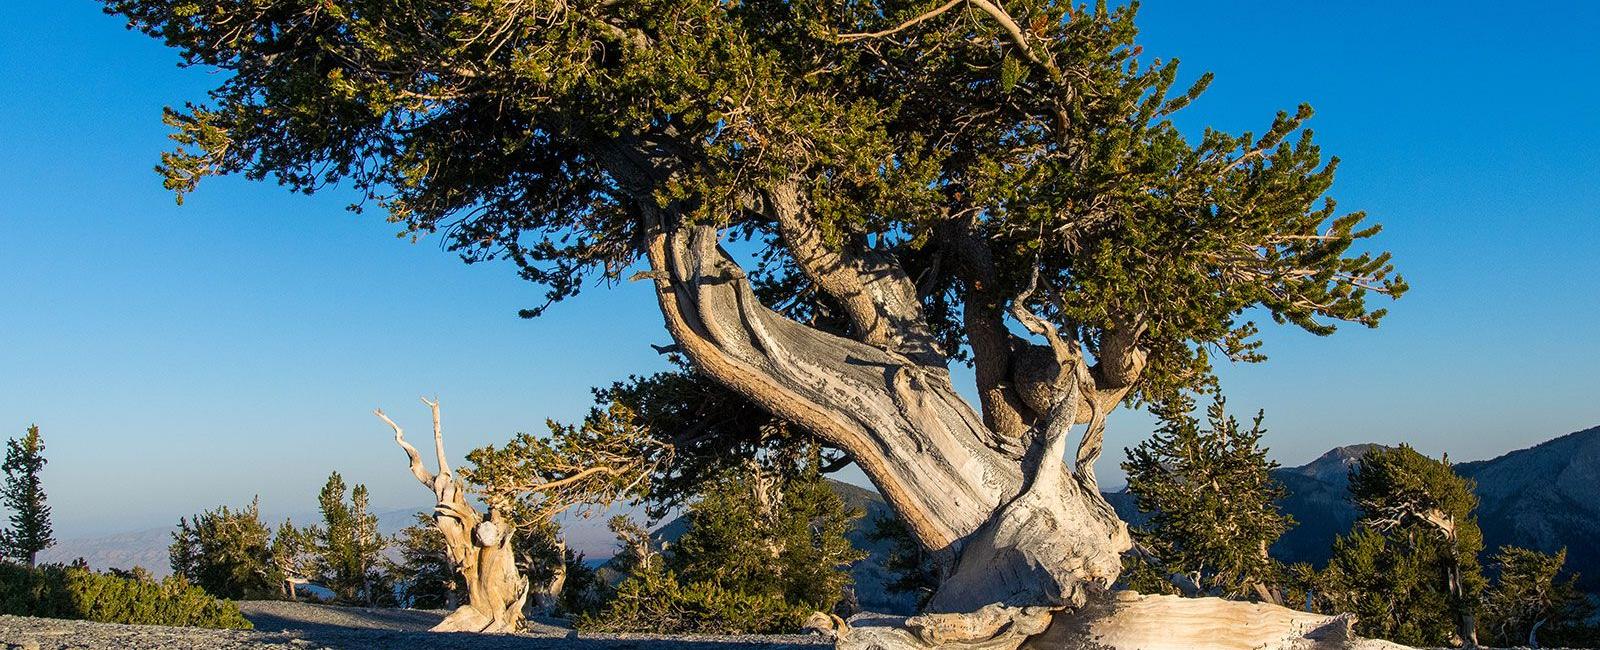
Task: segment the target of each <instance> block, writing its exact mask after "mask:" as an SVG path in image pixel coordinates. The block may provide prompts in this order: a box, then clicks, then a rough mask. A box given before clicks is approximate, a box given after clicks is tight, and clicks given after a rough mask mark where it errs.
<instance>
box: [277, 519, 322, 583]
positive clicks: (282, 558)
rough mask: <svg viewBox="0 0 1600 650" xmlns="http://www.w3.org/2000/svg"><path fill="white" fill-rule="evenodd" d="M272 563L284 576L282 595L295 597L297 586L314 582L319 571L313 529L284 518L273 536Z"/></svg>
mask: <svg viewBox="0 0 1600 650" xmlns="http://www.w3.org/2000/svg"><path fill="white" fill-rule="evenodd" d="M272 563H273V565H274V566H275V567H276V569H277V572H278V574H279V575H280V576H282V577H283V588H282V594H283V597H284V598H288V599H289V600H295V598H296V596H297V595H298V594H297V593H296V587H297V586H298V585H303V584H306V583H308V582H311V579H312V578H313V577H315V576H316V574H317V554H316V543H315V540H314V539H312V536H311V530H309V529H302V528H298V527H296V526H295V525H294V522H292V521H290V520H288V519H285V520H283V524H281V525H279V526H278V531H277V533H275V534H274V535H273V536H272Z"/></svg>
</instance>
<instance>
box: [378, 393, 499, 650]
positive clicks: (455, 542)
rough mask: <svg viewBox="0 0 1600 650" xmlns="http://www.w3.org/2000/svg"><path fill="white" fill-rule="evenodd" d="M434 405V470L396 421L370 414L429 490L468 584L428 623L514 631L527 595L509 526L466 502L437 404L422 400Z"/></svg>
mask: <svg viewBox="0 0 1600 650" xmlns="http://www.w3.org/2000/svg"><path fill="white" fill-rule="evenodd" d="M422 402H423V403H424V404H427V405H428V408H430V409H432V410H433V444H434V451H435V452H436V454H437V456H438V462H439V473H438V474H433V473H431V472H429V471H428V470H427V468H425V467H423V464H422V456H421V455H420V454H418V453H417V450H416V448H415V447H412V446H411V443H408V442H406V439H405V433H404V431H402V430H401V429H400V425H398V424H395V422H394V420H391V419H389V416H387V415H384V413H383V411H382V410H378V411H374V413H375V414H376V415H377V416H378V417H379V418H381V419H382V420H383V421H384V422H386V423H388V424H389V426H390V427H391V428H393V429H394V440H395V442H396V443H398V444H399V445H400V448H401V449H404V450H405V452H406V457H407V458H408V459H409V460H410V463H411V474H412V475H413V476H416V477H417V481H419V482H421V483H422V484H423V485H425V486H427V487H428V489H430V490H432V491H433V494H434V498H435V502H434V508H433V525H434V527H435V528H437V529H438V530H439V533H440V534H442V535H443V536H444V540H445V552H446V553H447V554H448V555H449V557H450V564H451V566H453V567H454V568H455V570H456V572H457V573H459V574H460V575H461V577H462V579H463V580H465V581H466V584H467V594H466V596H467V602H466V604H464V605H461V606H460V607H457V608H456V609H455V611H452V612H450V614H449V615H448V616H446V617H445V618H444V620H442V621H440V622H439V624H438V625H435V626H434V627H433V631H435V632H496V633H509V632H516V631H518V630H520V629H521V628H522V623H523V620H524V619H523V611H522V608H523V603H524V602H525V601H526V600H527V599H528V579H527V578H526V577H524V576H523V575H522V573H521V572H519V571H517V562H516V555H515V554H514V553H513V552H512V540H513V535H514V531H513V530H512V528H511V527H510V526H508V525H507V523H506V522H505V520H504V518H503V517H502V516H501V514H500V512H499V511H498V510H496V509H494V508H490V509H489V514H488V517H484V516H482V515H479V514H478V511H477V510H476V509H474V508H473V507H472V506H471V505H469V504H468V503H467V498H466V489H465V487H464V486H463V485H462V484H461V481H460V479H457V478H456V477H455V476H454V475H453V474H451V472H450V463H449V460H448V459H447V457H446V456H445V453H444V433H443V430H442V429H441V427H440V423H439V403H438V402H430V401H428V400H426V399H424V400H422Z"/></svg>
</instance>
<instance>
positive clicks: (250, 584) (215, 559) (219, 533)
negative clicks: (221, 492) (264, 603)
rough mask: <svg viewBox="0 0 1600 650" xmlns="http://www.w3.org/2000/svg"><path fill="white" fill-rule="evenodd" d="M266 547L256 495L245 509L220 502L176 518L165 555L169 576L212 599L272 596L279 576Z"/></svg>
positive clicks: (279, 589)
mask: <svg viewBox="0 0 1600 650" xmlns="http://www.w3.org/2000/svg"><path fill="white" fill-rule="evenodd" d="M272 548H273V543H272V531H271V530H269V529H268V528H267V525H266V524H264V523H262V522H261V508H260V501H259V499H258V500H253V501H251V502H250V506H249V507H248V508H243V509H240V510H231V509H229V508H228V507H227V506H222V507H220V508H217V509H216V510H208V511H206V512H202V513H200V514H198V515H195V516H194V518H193V519H192V520H191V519H189V518H183V519H179V520H178V530H176V531H173V533H172V545H171V546H170V547H169V548H168V555H169V556H170V557H171V560H172V572H173V573H174V574H175V575H180V576H183V577H184V578H186V579H188V581H189V582H190V583H193V584H194V585H195V586H198V587H200V588H201V589H204V590H206V592H207V593H210V594H211V595H213V596H216V597H218V598H231V599H235V600H238V599H261V598H277V597H280V596H283V595H285V594H284V587H283V585H284V577H283V572H282V570H281V569H280V568H279V567H278V564H277V562H275V561H274V558H273V553H272Z"/></svg>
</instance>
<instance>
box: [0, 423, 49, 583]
mask: <svg viewBox="0 0 1600 650" xmlns="http://www.w3.org/2000/svg"><path fill="white" fill-rule="evenodd" d="M46 462H49V461H47V460H45V457H44V438H42V437H40V435H39V427H38V425H33V426H30V427H28V432H27V433H26V434H24V435H23V436H22V437H21V438H12V439H10V440H7V441H6V460H5V464H4V465H3V466H0V470H4V472H5V475H6V479H5V481H6V482H5V486H4V487H0V500H3V501H4V502H5V506H6V508H7V509H9V510H10V511H11V527H10V528H8V529H6V530H3V531H0V554H3V555H4V556H5V557H7V558H10V559H13V560H16V561H19V562H24V563H26V564H27V565H28V566H30V567H31V566H34V565H35V564H36V562H37V560H38V557H39V551H43V550H45V549H47V548H50V547H51V546H52V545H54V544H55V543H56V540H55V537H53V536H52V530H51V526H50V505H49V504H47V503H45V494H44V482H43V481H42V480H41V479H40V477H39V472H40V471H41V470H43V469H44V465H45V463H46Z"/></svg>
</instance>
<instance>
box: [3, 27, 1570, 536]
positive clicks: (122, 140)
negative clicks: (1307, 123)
mask: <svg viewBox="0 0 1600 650" xmlns="http://www.w3.org/2000/svg"><path fill="white" fill-rule="evenodd" d="M1596 6H1597V5H1595V4H1593V3H1588V2H1577V1H1573V2H1567V3H1546V2H1526V3H1512V4H1507V3H1502V2H1493V3H1490V2H1455V3H1443V2H1405V3H1377V2H1360V3H1309V2H1307V3H1283V2H1265V1H1262V2H1214V3H1213V2H1207V3H1199V2H1187V1H1184V2H1178V1H1176V0H1169V1H1161V0H1156V1H1151V2H1148V3H1146V4H1145V6H1144V9H1143V12H1142V13H1143V15H1142V21H1141V22H1142V25H1143V29H1144V36H1143V39H1142V40H1143V43H1144V45H1145V49H1146V52H1148V53H1149V54H1150V55H1160V56H1163V57H1173V56H1176V57H1178V58H1181V59H1182V60H1183V62H1184V66H1185V70H1186V75H1185V76H1186V78H1189V79H1192V78H1194V76H1196V75H1198V74H1199V73H1200V72H1201V71H1203V70H1211V71H1214V72H1216V73H1217V79H1216V82H1215V83H1214V84H1213V86H1212V90H1211V91H1210V92H1209V93H1208V94H1207V95H1206V96H1205V97H1204V98H1203V99H1202V100H1201V101H1200V102H1198V103H1197V104H1196V105H1195V106H1194V107H1193V108H1191V109H1190V110H1188V111H1187V112H1186V114H1185V115H1184V116H1183V118H1182V125H1183V126H1184V127H1185V128H1186V129H1189V130H1191V131H1194V132H1197V131H1198V129H1200V128H1201V127H1203V126H1205V125H1207V124H1210V125H1215V126H1217V127H1220V128H1224V129H1229V130H1243V129H1253V130H1257V131H1260V130H1261V129H1262V128H1264V127H1265V126H1266V125H1267V124H1268V123H1269V121H1270V119H1271V117H1272V115H1273V113H1274V112H1275V111H1277V110H1280V109H1293V107H1294V106H1295V105H1297V104H1298V103H1300V102H1302V101H1304V102H1310V103H1311V104H1312V105H1313V106H1315V107H1316V109H1317V111H1318V115H1317V117H1316V118H1315V119H1314V121H1313V127H1314V128H1315V129H1316V131H1317V135H1318V139H1319V141H1320V142H1321V143H1322V144H1323V146H1324V149H1325V151H1327V152H1330V153H1333V154H1337V155H1338V156H1340V157H1341V158H1342V159H1343V161H1344V164H1343V166H1342V167H1341V169H1340V173H1339V180H1338V182H1337V184H1336V186H1335V188H1334V192H1333V196H1335V197H1336V198H1337V199H1339V201H1340V204H1341V206H1343V207H1347V208H1350V209H1363V210H1366V211H1368V212H1370V213H1371V214H1372V215H1373V217H1374V218H1375V219H1376V220H1377V221H1379V222H1381V223H1383V224H1384V226H1385V227H1386V229H1385V231H1384V233H1383V234H1382V235H1381V236H1380V237H1379V240H1378V242H1377V244H1375V245H1376V246H1379V247H1383V248H1387V249H1390V250H1393V251H1394V253H1395V256H1396V259H1397V261H1398V263H1399V265H1400V268H1401V270H1402V272H1403V273H1404V274H1405V276H1406V277H1407V278H1408V279H1409V280H1410V282H1411V284H1412V287H1413V290H1412V292H1411V293H1410V294H1409V295H1407V296H1406V297H1405V298H1404V299H1402V300H1400V301H1398V302H1396V303H1394V304H1393V305H1390V306H1391V307H1392V309H1391V316H1390V317H1389V319H1388V320H1386V321H1385V323H1384V325H1383V327H1381V328H1380V329H1378V330H1376V331H1369V330H1365V329H1346V330H1342V331H1341V332H1339V333H1338V334H1336V335H1335V336H1333V337H1331V338H1318V337H1314V336H1310V335H1307V334H1304V333H1302V332H1299V331H1290V330H1286V329H1282V328H1273V327H1271V326H1268V327H1267V328H1266V329H1267V332H1266V340H1267V344H1268V347H1267V352H1268V354H1269V355H1270V356H1271V359H1270V360H1269V361H1268V362H1267V363H1265V364H1261V365H1254V366H1245V367H1237V368H1225V369H1223V373H1222V374H1223V378H1224V387H1225V389H1226V392H1227V393H1228V395H1229V398H1230V404H1231V405H1232V406H1233V407H1234V410H1235V411H1236V412H1238V413H1240V414H1241V415H1247V414H1248V413H1251V412H1253V411H1254V410H1255V409H1257V408H1264V409H1266V411H1267V424H1268V427H1269V430H1270V433H1269V434H1268V436H1267V438H1266V443H1267V444H1268V445H1269V446H1270V447H1272V449H1273V455H1274V456H1275V457H1276V458H1277V459H1279V460H1280V461H1281V462H1283V463H1285V464H1291V465H1292V464H1299V463H1303V462H1305V461H1307V460H1310V459H1311V458H1313V457H1315V456H1316V455H1318V454H1320V453H1321V452H1323V451H1325V450H1327V449H1328V448H1330V447H1333V446H1335V445H1342V444H1350V443H1356V442H1366V441H1377V442H1395V441H1409V442H1411V443H1412V444H1414V445H1416V446H1417V447H1418V448H1420V449H1422V450H1423V451H1426V452H1428V453H1435V454H1436V453H1440V452H1449V453H1450V455H1451V457H1452V458H1455V459H1459V460H1469V459H1478V458H1486V457H1490V456H1494V455H1498V454H1500V453H1502V452H1504V451H1507V450H1510V449H1514V448H1519V447H1524V446H1528V445H1530V444H1533V443H1536V442H1539V441H1541V440H1544V439H1547V438H1550V437H1553V436H1556V435H1560V434H1563V433H1567V432H1569V431H1573V430H1577V429H1580V428H1585V427H1588V426H1593V425H1596V424H1600V395H1597V389H1600V381H1597V379H1600V376H1597V375H1600V373H1597V368H1600V336H1597V334H1600V283H1597V280H1596V278H1597V277H1600V255H1597V254H1596V248H1597V245H1600V183H1597V181H1596V179H1597V178H1600V154H1597V151H1600V84H1597V83H1596V81H1597V70H1600V38H1596V36H1595V35H1596V34H1597V33H1600V10H1597V9H1596V8H1595V7H1596ZM176 61H177V56H176V53H174V52H172V51H169V50H166V49H164V48H163V47H162V46H161V45H160V44H159V43H157V42H155V41H153V40H152V39H149V38H146V37H144V36H142V35H138V34H134V33H131V32H127V31H125V30H124V29H123V25H122V22H121V21H120V20H118V19H117V18H114V17H110V16H105V15H102V14H101V13H100V11H99V4H98V3H96V2H92V1H90V0H10V1H9V2H4V3H0V165H3V166H4V173H3V174H0V435H3V436H13V435H18V434H21V433H22V431H23V429H24V427H26V426H27V425H28V424H29V423H38V424H39V425H40V426H41V427H42V429H43V433H44V436H45V440H46V443H47V445H48V456H49V458H50V465H49V467H48V469H47V476H46V481H47V483H46V486H47V488H48V490H49V493H50V499H51V503H52V504H53V505H54V507H55V516H56V521H57V532H58V536H61V537H74V536H81V535H92V534H99V533H105V532H114V531H120V530H128V529H133V528H143V527H150V526H156V525H164V524H168V523H172V522H174V521H175V520H176V519H177V517H179V516H180V515H185V514H190V513H193V512H195V511H197V510H199V509H202V508H208V507H212V506H215V505H219V504H222V503H230V504H239V503H243V502H246V501H248V500H249V499H250V497H251V496H252V495H255V494H259V495H261V498H262V501H263V505H264V507H265V508H266V509H267V510H268V511H269V512H277V513H283V512H305V511H309V510H311V509H312V508H313V504H314V502H315V494H316V490H317V488H318V487H319V486H320V485H321V481H322V479H323V478H324V477H326V475H327V472H328V471H329V470H333V469H337V470H339V471H341V472H343V473H344V474H345V476H346V477H347V479H348V480H351V481H354V482H364V483H367V484H368V485H369V486H371V487H372V490H373V499H374V502H375V505H376V506H378V507H379V508H387V507H403V506H411V505H416V504H420V503H424V502H426V501H427V498H428V495H427V494H426V492H425V491H424V490H423V488H421V487H420V486H418V485H416V484H415V483H414V482H413V480H412V479H411V477H410V475H409V474H408V473H407V472H406V470H405V466H404V458H403V456H402V455H401V453H400V452H399V450H398V449H396V448H395V446H394V443H393V442H392V441H391V440H390V438H389V436H388V432H387V430H386V429H385V427H384V426H383V424H382V423H380V422H379V421H378V420H376V419H375V418H373V417H372V415H371V414H370V411H371V410H372V408H373V407H376V406H382V407H383V408H385V409H386V410H388V411H389V412H390V413H391V414H393V415H395V416H396V417H397V418H398V419H399V421H400V422H401V423H402V424H405V425H408V426H409V427H411V429H412V430H414V431H418V432H419V433H420V432H422V430H423V429H424V428H425V426H426V411H425V410H424V408H423V407H422V406H421V405H420V404H418V403H417V401H416V397H417V396H418V395H421V394H429V395H433V394H437V395H439V396H440V397H441V398H442V399H443V403H444V418H445V426H446V439H447V442H448V443H449V445H450V447H451V452H452V454H454V455H456V456H457V457H459V456H460V455H461V454H464V453H465V452H466V451H467V450H468V449H470V448H472V447H476V446H479V445H482V444H486V443H491V442H498V441H501V440H504V439H506V438H507V437H509V436H510V435H511V434H512V433H513V432H516V431H519V430H520V431H542V430H543V421H544V419H545V418H558V419H563V420H571V419H574V418H577V417H579V416H581V414H582V413H583V412H584V410H585V409H586V408H587V407H588V404H589V387H590V386H593V385H596V384H602V383H606V382H609V381H612V380H614V379H617V378H621V377H623V376H626V375H627V374H629V373H640V372H649V371H653V370H656V369H659V368H661V367H662V365H663V364H662V361H661V360H660V359H659V358H658V356H657V355H656V354H655V353H654V351H652V350H651V349H650V347H649V345H648V344H650V343H658V344H659V343H665V342H666V341H667V336H666V334H665V332H664V331H663V330H662V329H661V324H660V316H659V314H657V313H656V312H655V310H654V307H653V305H652V303H651V295H650V289H649V288H648V287H646V286H643V285H623V286H621V287H618V288H615V289H609V290H608V289H606V288H604V287H594V288H591V289H589V290H586V291H585V295H583V296H581V297H580V298H579V299H577V300H574V301H572V302H570V303H568V304H564V305H562V306H559V307H558V308H556V309H553V310H551V312H550V313H549V314H548V315H547V316H545V317H543V318H541V319H538V320H533V321H525V320H521V319H519V318H517V316H516V311H517V309H519V308H522V307H528V306H531V305H534V304H536V303H537V302H538V301H539V293H538V291H537V290H536V288H535V287H533V286H531V285H527V284H524V283H522V282H521V281H519V280H518V279H517V278H516V277H515V274H514V273H513V271H512V269H511V268H509V267H507V266H505V265H492V264H491V265H478V266H472V267H468V266H466V265H463V264H461V263H460V262H459V261H458V260H456V259H455V258H454V257H453V256H451V255H449V254H446V253H444V252H441V250H440V248H439V244H438V242H437V241H423V242H421V243H420V244H411V243H408V242H406V241H403V240H397V239H396V238H394V237H393V236H392V235H393V232H394V228H393V227H392V226H390V225H388V224H386V223H384V222H383V220H382V218H381V216H380V215H376V214H368V215H365V216H357V215H352V214H349V213H347V212H344V211H343V210H342V207H343V206H344V204H345V203H347V202H348V199H349V197H348V196H345V195H342V194H340V193H338V192H333V193H330V194H329V195H326V196H315V197H305V196H297V195H291V194H289V193H287V192H285V191H283V190H282V189H281V188H278V187H276V186H274V185H271V184H262V183H249V182H246V181H243V180H240V179H213V180H208V181H206V182H205V183H203V184H202V185H201V187H200V190H199V191H198V192H196V193H195V194H193V195H191V196H190V197H189V199H188V202H187V204H186V205H185V206H183V207H181V208H180V207H178V206H176V205H174V202H173V198H172V196H171V195H170V194H169V193H167V192H165V191H164V190H162V189H161V186H160V182H159V180H158V179H157V177H156V175H155V174H154V173H153V172H152V171H151V167H152V166H153V165H154V163H155V162H156V160H157V156H158V155H159V153H160V152H161V151H163V150H164V149H165V148H166V147H167V146H168V143H167V141H166V140H165V136H166V130H165V127H163V126H162V125H161V122H160V111H161V107H162V106H163V105H167V104H176V103H181V102H183V101H184V100H188V99H197V98H199V97H200V96H201V94H202V93H203V92H204V91H205V90H206V89H207V88H209V87H210V86H211V85H212V84H213V83H214V81H215V79H216V78H215V76H214V75H215V74H216V73H214V72H209V71H205V70H199V69H189V70H183V69H179V68H177V67H175V63H176ZM962 377H964V378H965V377H968V375H966V374H963V375H962ZM1149 429H1150V421H1149V419H1148V418H1147V417H1146V416H1144V415H1142V414H1138V413H1128V414H1122V415H1119V416H1118V417H1117V418H1116V419H1114V420H1113V421H1112V429H1111V431H1110V432H1109V433H1108V436H1107V438H1108V453H1107V454H1106V457H1105V458H1104V459H1103V460H1102V461H1101V472H1102V473H1103V474H1104V475H1108V476H1109V477H1110V478H1108V479H1106V483H1107V484H1112V485H1114V484H1118V483H1120V481H1121V478H1120V472H1118V471H1117V470H1116V469H1115V465H1116V463H1117V462H1118V461H1120V460H1121V458H1122V454H1121V449H1122V448H1123V447H1124V446H1127V445H1131V444H1133V443H1134V442H1135V441H1137V440H1138V439H1140V438H1142V437H1144V436H1145V435H1146V434H1147V433H1148V432H1149Z"/></svg>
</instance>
